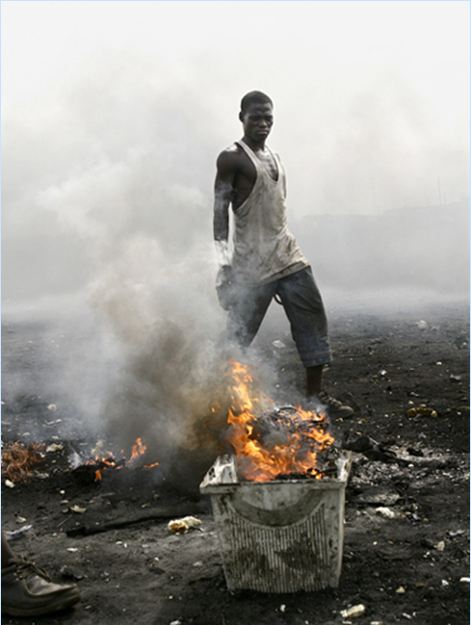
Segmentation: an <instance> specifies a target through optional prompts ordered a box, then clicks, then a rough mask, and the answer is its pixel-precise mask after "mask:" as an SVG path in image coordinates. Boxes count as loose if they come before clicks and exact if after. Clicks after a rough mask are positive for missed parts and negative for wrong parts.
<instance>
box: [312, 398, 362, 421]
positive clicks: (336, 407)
mask: <svg viewBox="0 0 471 625" xmlns="http://www.w3.org/2000/svg"><path fill="white" fill-rule="evenodd" d="M319 399H320V401H321V402H322V403H323V404H324V405H325V406H327V410H328V411H329V415H330V416H331V417H333V418H342V419H348V418H349V417H352V416H353V412H354V411H353V408H352V407H351V406H349V405H348V404H344V403H343V402H341V401H339V400H338V399H335V397H332V396H331V395H329V394H328V393H326V392H325V391H321V392H320V393H319Z"/></svg>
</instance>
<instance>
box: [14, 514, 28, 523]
mask: <svg viewBox="0 0 471 625" xmlns="http://www.w3.org/2000/svg"><path fill="white" fill-rule="evenodd" d="M16 522H17V523H26V519H25V517H24V516H17V517H16Z"/></svg>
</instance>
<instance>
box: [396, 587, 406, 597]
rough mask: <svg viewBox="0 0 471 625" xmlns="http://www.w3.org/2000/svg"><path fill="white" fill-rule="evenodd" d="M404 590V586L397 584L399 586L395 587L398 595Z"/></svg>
mask: <svg viewBox="0 0 471 625" xmlns="http://www.w3.org/2000/svg"><path fill="white" fill-rule="evenodd" d="M405 592H406V589H405V588H404V586H399V588H396V593H397V594H398V595H403V594H404V593H405Z"/></svg>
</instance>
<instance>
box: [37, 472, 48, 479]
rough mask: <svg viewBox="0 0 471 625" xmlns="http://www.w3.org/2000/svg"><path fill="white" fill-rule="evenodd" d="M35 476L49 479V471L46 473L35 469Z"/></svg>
mask: <svg viewBox="0 0 471 625" xmlns="http://www.w3.org/2000/svg"><path fill="white" fill-rule="evenodd" d="M34 475H35V477H37V478H39V479H40V480H47V479H48V477H49V473H45V472H42V471H35V472H34Z"/></svg>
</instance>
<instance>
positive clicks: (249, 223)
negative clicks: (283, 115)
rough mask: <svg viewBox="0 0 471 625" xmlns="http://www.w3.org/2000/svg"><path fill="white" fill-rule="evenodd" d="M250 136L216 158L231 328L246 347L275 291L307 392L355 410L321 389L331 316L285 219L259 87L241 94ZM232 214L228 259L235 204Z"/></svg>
mask: <svg viewBox="0 0 471 625" xmlns="http://www.w3.org/2000/svg"><path fill="white" fill-rule="evenodd" d="M239 119H240V121H241V122H242V126H243V130H244V136H243V138H242V139H241V140H240V141H236V142H235V143H234V144H233V145H232V146H230V147H229V148H227V149H226V150H224V151H223V152H221V154H220V155H219V157H218V159H217V175H216V182H215V201H214V240H215V242H216V250H217V253H218V260H219V264H220V270H219V272H218V278H217V285H216V288H217V291H218V297H219V301H220V303H221V305H222V306H223V308H225V309H226V310H228V312H229V319H230V327H231V330H232V333H233V335H234V336H235V338H236V339H237V340H238V341H239V343H240V344H241V345H243V346H245V345H249V344H250V343H251V341H252V340H253V338H254V337H255V335H256V333H257V331H258V329H259V327H260V324H261V322H262V320H263V318H264V316H265V313H266V311H267V309H268V306H269V305H270V302H271V300H272V298H275V299H276V300H277V301H278V302H279V303H281V304H282V306H283V308H284V310H285V312H286V315H287V317H288V319H289V322H290V326H291V334H292V336H293V339H294V341H295V343H296V347H297V349H298V352H299V355H300V358H301V360H302V362H303V364H304V366H305V368H306V394H307V397H308V398H311V399H313V400H314V401H317V400H319V401H320V402H322V403H324V404H326V405H327V406H328V408H329V409H330V411H331V412H335V413H336V415H337V416H350V415H351V414H352V412H353V410H352V409H351V408H350V407H349V406H346V405H343V404H342V403H341V402H339V401H338V400H336V399H334V398H332V397H330V396H328V395H327V394H326V393H323V392H322V369H323V366H324V365H325V364H327V363H329V362H330V361H331V354H330V347H329V342H328V338H327V320H326V316H325V312H324V306H323V303H322V298H321V295H320V293H319V290H318V288H317V286H316V284H315V282H314V278H313V275H312V271H311V267H310V265H309V263H308V261H307V260H306V258H305V257H304V255H303V253H302V252H301V249H300V248H299V246H298V244H297V243H296V240H295V238H294V236H293V235H292V234H291V232H290V231H289V230H288V226H287V222H286V206H285V198H286V181H285V174H284V171H283V168H282V165H281V162H280V159H279V157H278V156H277V155H275V154H274V153H273V152H272V151H271V150H270V149H269V148H268V146H266V145H265V142H266V140H267V137H268V135H269V134H270V130H271V128H272V126H273V103H272V101H271V99H270V98H269V97H268V96H267V95H265V94H264V93H262V92H260V91H251V92H250V93H247V94H246V95H245V96H244V97H243V98H242V101H241V110H240V113H239ZM231 204H232V210H233V215H234V236H233V243H234V249H233V255H232V261H230V259H229V252H228V236H229V205H231Z"/></svg>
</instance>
